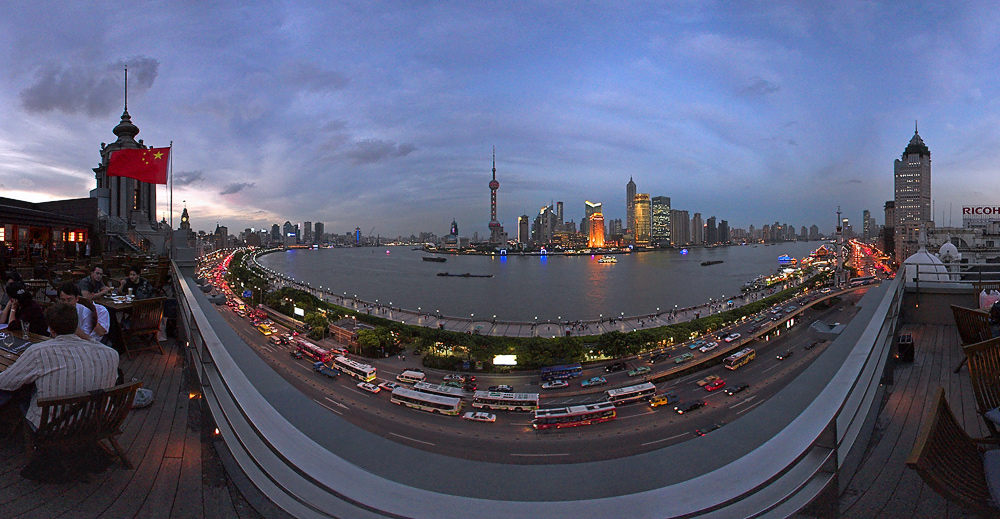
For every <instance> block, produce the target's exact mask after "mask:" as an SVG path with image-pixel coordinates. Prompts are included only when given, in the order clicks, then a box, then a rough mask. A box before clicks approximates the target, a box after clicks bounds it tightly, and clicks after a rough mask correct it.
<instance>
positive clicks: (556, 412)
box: [531, 402, 617, 429]
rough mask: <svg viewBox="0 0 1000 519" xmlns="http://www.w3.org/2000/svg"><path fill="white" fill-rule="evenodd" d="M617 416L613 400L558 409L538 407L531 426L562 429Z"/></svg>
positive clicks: (604, 420)
mask: <svg viewBox="0 0 1000 519" xmlns="http://www.w3.org/2000/svg"><path fill="white" fill-rule="evenodd" d="M615 416H617V412H616V411H615V404H612V403H611V402H599V403H596V404H586V405H574V406H570V407H560V408H557V409H536V410H535V419H534V420H532V421H531V426H532V427H534V428H535V429H549V428H552V427H555V428H556V429H562V428H563V427H576V426H578V425H591V424H595V423H601V422H608V421H611V420H614V419H615Z"/></svg>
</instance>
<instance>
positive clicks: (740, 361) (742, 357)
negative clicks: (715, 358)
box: [722, 348, 757, 369]
mask: <svg viewBox="0 0 1000 519" xmlns="http://www.w3.org/2000/svg"><path fill="white" fill-rule="evenodd" d="M756 356H757V352H755V351H754V349H753V348H743V349H742V350H740V351H738V352H736V353H734V354H732V355H730V356H728V357H726V358H725V359H722V364H723V365H725V366H726V368H728V369H736V368H738V367H740V366H742V365H744V364H746V363H747V362H750V361H751V360H753V359H754V358H755V357H756Z"/></svg>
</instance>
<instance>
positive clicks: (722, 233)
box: [719, 220, 805, 243]
mask: <svg viewBox="0 0 1000 519" xmlns="http://www.w3.org/2000/svg"><path fill="white" fill-rule="evenodd" d="M802 229H803V230H804V229H805V227H803V228H802ZM730 241H731V240H730V237H729V221H727V220H720V221H719V243H729V242H730Z"/></svg>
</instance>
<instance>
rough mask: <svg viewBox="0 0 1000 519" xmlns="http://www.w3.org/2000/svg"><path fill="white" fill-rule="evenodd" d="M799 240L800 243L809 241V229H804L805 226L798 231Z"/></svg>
mask: <svg viewBox="0 0 1000 519" xmlns="http://www.w3.org/2000/svg"><path fill="white" fill-rule="evenodd" d="M799 239H800V240H802V241H805V240H808V239H809V229H806V226H805V225H803V226H802V229H801V230H799Z"/></svg>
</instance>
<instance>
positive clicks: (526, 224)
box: [517, 214, 531, 245]
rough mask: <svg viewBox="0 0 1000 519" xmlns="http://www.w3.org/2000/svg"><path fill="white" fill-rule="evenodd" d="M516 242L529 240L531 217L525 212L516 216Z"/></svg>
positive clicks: (525, 242) (524, 242) (527, 241)
mask: <svg viewBox="0 0 1000 519" xmlns="http://www.w3.org/2000/svg"><path fill="white" fill-rule="evenodd" d="M517 242H518V243H520V244H522V245H527V244H528V243H530V242H531V218H530V217H529V216H528V215H526V214H524V215H521V216H519V217H517Z"/></svg>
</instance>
